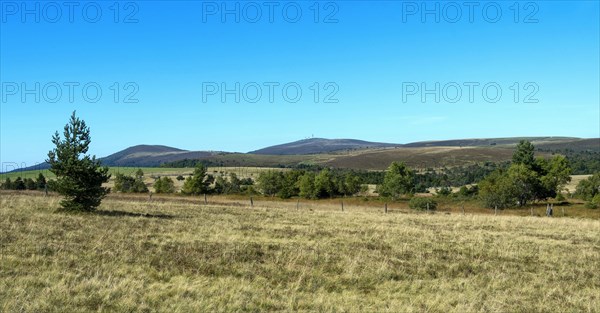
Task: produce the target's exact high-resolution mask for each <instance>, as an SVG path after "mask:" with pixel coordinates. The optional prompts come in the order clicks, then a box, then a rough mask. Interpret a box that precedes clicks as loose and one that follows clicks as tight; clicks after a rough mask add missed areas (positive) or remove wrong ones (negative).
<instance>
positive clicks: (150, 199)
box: [148, 191, 152, 202]
mask: <svg viewBox="0 0 600 313" xmlns="http://www.w3.org/2000/svg"><path fill="white" fill-rule="evenodd" d="M148 201H150V202H152V191H150V192H149V193H148Z"/></svg>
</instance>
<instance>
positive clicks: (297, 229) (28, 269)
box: [0, 193, 600, 312]
mask: <svg viewBox="0 0 600 313" xmlns="http://www.w3.org/2000/svg"><path fill="white" fill-rule="evenodd" d="M0 196H1V197H0V204H1V205H0V252H1V254H0V311H2V312H80V311H101V312H132V311H135V312H138V311H140V312H151V311H164V312H199V311H345V312H422V311H432V312H539V311H546V312H593V311H598V308H599V307H600V273H599V271H598V268H600V236H599V233H600V222H599V221H597V220H589V219H575V218H538V217H516V216H491V215H465V216H463V215H460V214H414V213H406V212H408V211H406V212H405V211H404V210H401V209H397V210H395V211H391V213H390V214H383V213H381V212H377V211H372V210H370V209H369V208H367V207H364V208H361V207H359V206H355V207H353V206H351V207H350V208H351V209H349V210H347V211H345V212H341V211H339V210H334V209H329V208H328V207H327V204H326V203H325V204H323V205H322V206H319V205H318V204H314V206H313V207H311V208H308V207H305V208H301V209H299V210H295V209H292V208H290V207H289V206H290V205H293V202H291V201H289V202H281V206H280V207H279V208H278V207H272V206H269V207H267V206H266V205H272V204H275V202H269V201H259V202H258V203H255V206H254V208H249V207H248V206H247V205H243V203H242V204H240V205H234V204H233V203H232V204H218V203H213V204H210V205H207V206H204V205H200V204H198V203H189V202H186V201H185V199H186V198H177V197H172V200H173V201H167V200H169V199H171V198H169V199H166V200H165V201H154V202H151V203H148V202H143V201H139V200H136V199H133V198H132V199H120V198H117V197H111V198H109V199H106V200H105V201H104V203H103V205H102V206H101V210H100V211H99V212H98V213H97V214H64V213H55V209H56V208H57V206H58V201H59V198H57V197H54V196H50V197H47V198H45V197H41V196H39V195H27V194H14V193H2V194H0ZM177 199H183V200H181V201H177ZM231 201H234V200H231ZM263 204H264V206H263Z"/></svg>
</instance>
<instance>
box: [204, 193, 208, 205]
mask: <svg viewBox="0 0 600 313" xmlns="http://www.w3.org/2000/svg"><path fill="white" fill-rule="evenodd" d="M207 203H208V201H207V200H206V194H204V204H207Z"/></svg>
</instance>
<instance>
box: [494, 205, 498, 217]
mask: <svg viewBox="0 0 600 313" xmlns="http://www.w3.org/2000/svg"><path fill="white" fill-rule="evenodd" d="M494 215H498V206H497V205H496V206H494Z"/></svg>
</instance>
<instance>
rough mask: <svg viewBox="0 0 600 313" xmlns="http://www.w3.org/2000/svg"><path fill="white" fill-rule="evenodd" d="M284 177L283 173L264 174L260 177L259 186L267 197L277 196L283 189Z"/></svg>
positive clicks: (270, 172) (269, 172) (271, 172)
mask: <svg viewBox="0 0 600 313" xmlns="http://www.w3.org/2000/svg"><path fill="white" fill-rule="evenodd" d="M283 183H284V176H283V173H282V172H278V171H268V172H262V173H260V175H259V176H258V185H259V187H260V190H261V191H262V193H263V194H264V195H265V196H271V197H273V196H275V195H276V194H277V193H279V191H280V190H281V188H282V185H283Z"/></svg>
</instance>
